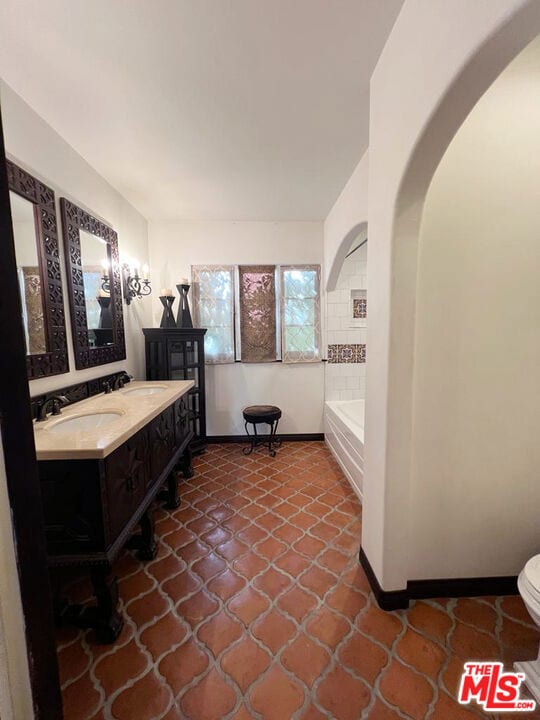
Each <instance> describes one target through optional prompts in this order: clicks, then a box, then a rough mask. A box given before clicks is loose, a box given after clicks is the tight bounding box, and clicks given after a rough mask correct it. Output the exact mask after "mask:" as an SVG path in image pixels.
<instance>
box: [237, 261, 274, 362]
mask: <svg viewBox="0 0 540 720" xmlns="http://www.w3.org/2000/svg"><path fill="white" fill-rule="evenodd" d="M238 275H239V291H240V292H239V300H240V343H241V349H242V362H272V361H275V360H276V359H277V356H276V280H275V278H276V267H275V265H240V267H239V268H238Z"/></svg>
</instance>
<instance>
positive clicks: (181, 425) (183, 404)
mask: <svg viewBox="0 0 540 720" xmlns="http://www.w3.org/2000/svg"><path fill="white" fill-rule="evenodd" d="M187 397H188V396H187V395H186V396H184V397H181V398H180V400H177V401H176V402H175V404H174V421H175V446H176V448H179V447H180V446H181V445H182V443H183V442H184V440H185V439H186V437H187V435H188V432H189V407H188V400H187Z"/></svg>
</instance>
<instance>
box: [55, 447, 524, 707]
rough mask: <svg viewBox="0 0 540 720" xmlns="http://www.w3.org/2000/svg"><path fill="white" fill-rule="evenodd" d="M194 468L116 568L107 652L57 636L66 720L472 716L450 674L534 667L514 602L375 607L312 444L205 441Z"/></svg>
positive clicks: (345, 501) (81, 588)
mask: <svg viewBox="0 0 540 720" xmlns="http://www.w3.org/2000/svg"><path fill="white" fill-rule="evenodd" d="M194 463H195V470H196V475H195V477H194V478H193V479H191V480H189V481H187V482H185V483H184V484H183V486H182V488H183V490H182V505H181V506H180V507H179V508H178V509H177V510H175V511H171V512H169V511H165V510H163V509H159V510H158V511H157V512H156V517H157V532H158V535H159V552H158V556H157V557H156V559H155V560H154V561H152V562H148V563H141V562H139V561H138V560H136V559H135V558H134V556H133V555H132V554H131V553H129V552H126V553H124V554H123V555H122V556H121V557H120V559H119V560H118V562H117V563H116V566H115V572H116V573H117V574H118V576H119V589H120V597H121V602H122V605H123V611H124V613H125V616H126V626H125V628H124V631H123V633H122V635H121V636H120V637H119V638H118V640H117V641H116V643H115V644H114V645H113V646H100V645H97V644H96V643H95V640H94V639H93V636H92V633H91V632H82V631H77V630H75V629H71V628H64V629H60V630H59V632H58V653H59V661H60V671H61V677H62V687H63V699H64V709H65V717H66V720H98V719H99V720H102V719H103V720H128V719H129V720H151V719H152V720H184V719H189V720H212V719H213V720H222V719H223V720H225V719H227V720H228V719H231V720H233V719H234V720H248V719H249V718H256V719H259V720H260V719H261V718H262V719H263V720H290V719H292V718H294V719H296V718H301V719H302V720H308V718H309V719H316V718H329V719H334V720H357V719H360V718H372V719H373V720H398V718H414V720H424V718H425V719H426V720H438V719H440V720H443V719H444V720H466V719H467V718H470V719H471V720H474V718H485V717H486V715H485V714H482V713H481V712H480V711H479V710H478V708H476V709H475V708H464V707H461V706H459V705H458V704H457V703H456V701H455V699H454V698H455V697H456V690H457V684H458V681H459V676H460V673H461V670H462V666H463V662H464V661H465V660H468V659H470V657H471V654H474V656H475V658H477V659H484V658H485V659H499V658H502V659H503V660H504V661H505V663H508V665H509V667H510V665H511V663H512V662H513V661H514V660H516V659H525V658H533V657H535V656H536V652H537V648H538V633H537V631H536V628H535V627H534V625H533V624H532V623H531V620H530V619H529V616H528V614H527V612H526V610H525V608H524V606H523V603H522V602H521V599H520V598H519V597H504V598H502V597H501V598H497V597H490V598H475V599H469V598H461V599H459V600H448V599H441V600H430V601H422V602H415V603H414V604H413V605H412V606H411V608H410V609H409V610H408V611H395V612H391V613H387V612H383V611H382V610H379V609H378V608H377V606H376V604H375V601H374V598H373V595H372V594H371V592H370V588H369V585H368V582H367V579H366V577H365V575H364V573H363V571H362V569H361V568H360V566H359V564H358V550H359V537H360V530H361V506H360V504H359V503H358V501H357V499H356V497H355V495H354V494H353V491H352V490H351V489H350V487H349V484H348V482H347V480H346V479H345V478H344V477H343V475H342V473H341V471H340V469H339V467H338V466H337V463H336V462H335V461H334V459H333V458H332V456H331V454H330V452H329V450H328V449H327V448H326V447H325V445H324V444H323V443H318V442H310V443H285V444H284V445H283V447H282V449H281V450H280V453H279V455H278V456H277V457H276V458H275V459H270V458H268V457H266V456H261V455H259V456H257V455H253V456H250V457H248V458H245V457H244V456H243V455H242V449H241V447H239V446H238V445H212V446H210V447H209V449H208V451H207V453H206V454H205V455H202V456H200V457H197V458H196V459H195V461H194ZM87 594H88V588H87V585H86V583H85V582H83V581H75V582H74V584H73V586H72V599H73V600H75V599H77V600H84V599H85V597H86V596H87ZM506 717H507V718H508V716H506ZM523 717H527V718H533V717H534V714H531V713H528V714H527V715H524V716H523Z"/></svg>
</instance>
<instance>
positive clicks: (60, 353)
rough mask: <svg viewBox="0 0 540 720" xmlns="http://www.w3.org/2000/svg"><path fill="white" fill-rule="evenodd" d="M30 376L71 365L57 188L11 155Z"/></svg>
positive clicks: (53, 372)
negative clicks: (55, 196)
mask: <svg viewBox="0 0 540 720" xmlns="http://www.w3.org/2000/svg"><path fill="white" fill-rule="evenodd" d="M6 166H7V176H8V185H9V199H10V205H11V217H12V223H13V237H14V240H15V256H16V259H17V274H18V280H19V288H20V299H21V311H22V316H23V325H24V335H25V341H26V350H27V355H26V368H27V372H28V379H29V380H35V379H36V378H40V377H46V376H48V375H60V374H61V373H66V372H68V370H69V362H68V352H67V338H66V320H65V313H64V298H63V293H62V277H61V273H60V255H59V247H58V222H57V219H56V205H55V199H54V191H53V190H51V188H49V187H47V185H45V184H44V183H42V182H41V181H40V180H38V179H37V178H35V177H34V176H33V175H30V173H28V172H26V170H23V169H22V168H20V167H19V166H18V165H15V163H14V162H12V161H11V160H6Z"/></svg>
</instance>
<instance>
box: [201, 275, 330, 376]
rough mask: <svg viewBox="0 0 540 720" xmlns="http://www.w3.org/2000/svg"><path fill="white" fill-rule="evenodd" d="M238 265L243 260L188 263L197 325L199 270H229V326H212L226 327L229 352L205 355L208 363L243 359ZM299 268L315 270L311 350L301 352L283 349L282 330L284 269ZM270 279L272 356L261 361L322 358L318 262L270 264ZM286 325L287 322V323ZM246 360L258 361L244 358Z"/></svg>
mask: <svg viewBox="0 0 540 720" xmlns="http://www.w3.org/2000/svg"><path fill="white" fill-rule="evenodd" d="M269 265H271V263H258V264H253V263H250V266H252V267H257V266H261V267H268V266H269ZM241 266H245V264H244V263H239V264H235V265H192V266H191V284H192V288H193V314H194V319H195V322H196V323H197V324H199V325H200V303H201V297H200V284H199V281H198V277H199V273H200V272H201V271H215V272H219V271H226V272H228V273H229V277H230V281H231V315H232V318H231V325H230V326H216V327H230V331H231V341H232V348H233V352H232V355H231V356H228V355H226V354H225V353H221V354H219V355H217V356H215V357H212V358H209V357H208V356H206V359H205V362H206V364H208V365H225V364H231V363H241V362H246V361H245V360H243V359H242V341H241V333H240V323H241V301H240V282H239V278H240V270H239V268H240V267H241ZM293 270H299V271H306V270H311V271H313V272H315V297H314V298H313V300H314V303H315V308H314V313H315V323H314V325H313V329H314V336H315V350H314V351H312V352H310V353H304V352H300V351H286V350H285V348H286V342H285V333H286V330H287V327H288V326H287V324H286V323H285V304H286V303H285V301H286V298H285V295H284V292H285V282H284V273H285V272H288V271H293ZM274 283H275V313H276V358H275V359H274V360H263V361H260V362H261V363H264V364H266V363H271V362H282V363H286V364H295V363H313V362H322V346H321V343H322V316H321V309H322V297H321V265H320V264H313V263H298V264H288V265H278V264H276V265H274ZM289 327H290V326H289ZM247 364H258V363H253V362H248V363H247Z"/></svg>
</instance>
